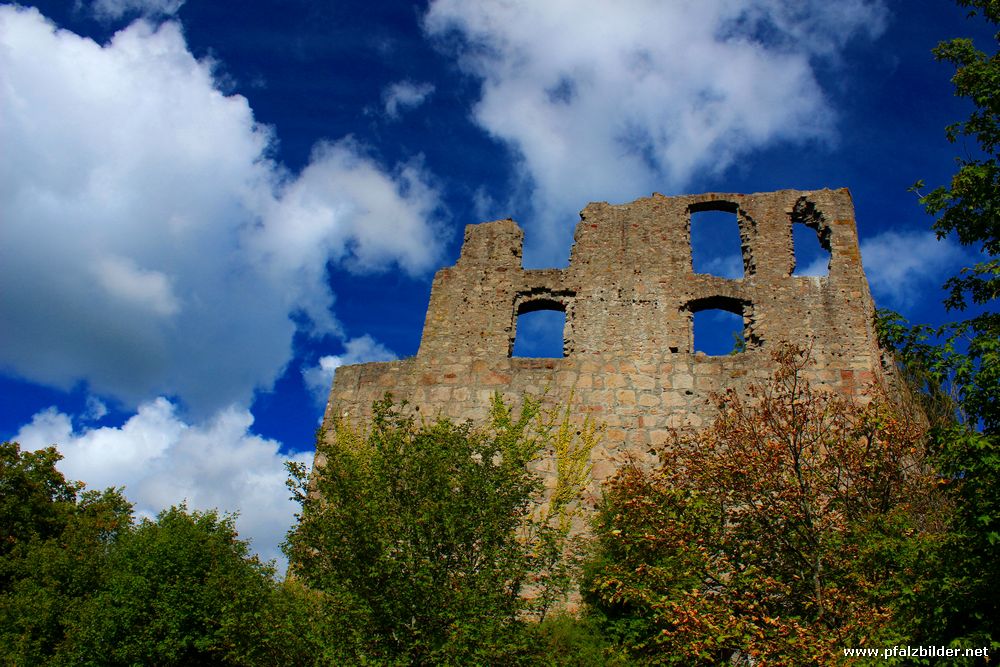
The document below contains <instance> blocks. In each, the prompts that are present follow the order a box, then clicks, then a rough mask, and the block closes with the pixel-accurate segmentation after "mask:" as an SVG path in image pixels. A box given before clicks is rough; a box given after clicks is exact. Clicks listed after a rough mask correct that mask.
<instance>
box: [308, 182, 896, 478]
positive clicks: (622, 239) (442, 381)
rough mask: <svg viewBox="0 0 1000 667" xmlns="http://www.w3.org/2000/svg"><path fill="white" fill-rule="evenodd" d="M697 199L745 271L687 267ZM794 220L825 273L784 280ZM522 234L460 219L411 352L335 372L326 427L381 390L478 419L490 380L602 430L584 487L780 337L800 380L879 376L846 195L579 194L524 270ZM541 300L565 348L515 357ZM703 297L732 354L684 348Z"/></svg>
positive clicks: (703, 410) (732, 382)
mask: <svg viewBox="0 0 1000 667" xmlns="http://www.w3.org/2000/svg"><path fill="white" fill-rule="evenodd" d="M702 210H725V211H730V212H735V214H736V218H737V221H738V223H739V229H740V237H741V240H742V247H743V264H744V276H743V278H741V279H738V280H728V279H725V278H720V277H717V276H712V275H705V274H698V273H695V272H694V271H693V270H692V262H691V244H690V236H691V235H690V227H691V213H692V212H696V211H702ZM793 223H802V224H805V225H807V226H809V227H811V228H813V229H815V230H816V232H817V234H818V236H819V239H820V241H821V243H822V244H823V245H824V246H825V247H826V248H827V249H829V250H830V253H831V255H830V265H829V275H828V276H826V277H821V278H817V277H796V276H793V275H791V274H792V272H793V269H794V253H793V248H792V225H793ZM522 240H523V233H522V231H521V229H520V228H519V227H518V226H517V225H516V224H515V223H514V222H513V221H512V220H501V221H498V222H487V223H482V224H478V225H469V226H468V227H467V228H466V231H465V243H464V245H463V248H462V254H461V257H460V258H459V260H458V262H457V264H456V265H455V266H453V267H449V268H444V269H441V270H440V271H439V272H438V274H437V276H436V277H435V279H434V284H433V287H432V290H431V298H430V305H429V307H428V311H427V318H426V322H425V325H424V331H423V337H422V340H421V344H420V350H419V352H418V353H417V355H416V356H415V357H413V358H410V359H403V360H400V361H392V362H385V363H371V364H360V365H355V366H343V367H341V368H339V369H337V374H336V377H335V380H334V386H333V388H332V391H331V393H330V401H329V404H328V406H327V411H326V417H325V419H326V424H327V425H329V424H330V422H331V420H332V419H333V418H334V416H335V415H344V414H346V415H350V416H352V417H353V418H355V419H363V418H364V417H365V416H367V415H368V414H369V413H370V409H371V404H372V401H374V400H375V399H377V398H380V397H381V396H382V395H383V394H384V393H385V392H386V391H387V390H389V391H391V392H392V393H393V395H394V396H395V397H396V398H397V399H406V400H407V401H409V403H410V405H411V406H412V407H413V408H419V411H420V414H422V415H425V416H433V415H437V414H441V415H446V416H448V417H452V418H455V419H459V420H464V419H469V418H482V417H483V416H484V415H485V414H486V408H487V406H488V403H489V397H490V395H491V394H492V392H493V391H500V392H502V393H503V395H504V396H505V397H506V398H507V399H508V400H510V401H514V402H516V401H518V400H519V399H520V397H521V396H522V395H523V394H524V393H526V392H528V393H535V394H537V393H539V392H540V391H541V392H545V399H546V400H547V401H550V402H551V403H552V404H565V403H567V402H571V403H572V404H573V407H574V410H573V411H574V414H576V415H579V416H580V418H581V419H582V418H583V416H584V415H591V416H592V417H593V418H596V419H598V420H600V421H602V422H604V423H606V424H607V425H608V431H607V433H606V436H605V439H604V442H603V443H602V446H601V447H600V451H595V452H593V454H592V458H593V461H594V464H595V465H594V476H595V478H596V479H595V485H594V489H592V491H593V490H596V488H597V485H598V484H599V483H600V482H601V481H602V480H603V479H604V478H606V477H607V476H608V475H610V474H611V473H612V472H613V470H614V469H615V466H616V465H618V463H619V462H621V461H625V460H637V461H644V460H648V459H649V458H650V457H649V452H648V449H649V447H650V446H651V445H653V446H657V445H662V444H664V443H666V442H668V441H669V438H670V435H669V431H668V429H670V428H676V427H683V426H692V427H695V426H698V425H701V424H704V423H706V422H707V420H708V419H709V418H710V417H711V412H712V408H711V406H710V404H709V402H708V400H707V399H708V397H709V395H710V393H711V392H713V391H719V390H723V389H726V388H728V387H734V388H736V389H737V390H740V389H741V388H745V387H746V385H748V384H749V383H751V382H754V381H756V380H760V379H762V378H765V377H767V375H768V374H769V373H770V371H771V359H770V356H769V349H770V348H772V346H773V345H775V344H777V343H778V342H780V341H790V342H793V343H797V344H800V345H804V346H808V347H809V348H810V349H811V351H812V356H813V358H814V359H815V367H814V368H813V369H812V371H811V375H812V377H811V379H812V380H814V381H815V382H817V383H820V384H824V385H826V386H828V387H830V388H831V389H834V390H837V391H843V392H847V393H852V392H859V391H862V390H863V389H864V387H865V384H866V383H868V382H871V381H874V380H878V379H879V378H880V377H881V364H880V354H879V350H878V348H877V344H876V340H875V335H874V331H873V313H874V306H873V304H872V300H871V296H870V293H869V289H868V283H867V281H866V279H865V276H864V272H863V270H862V267H861V262H860V253H859V252H858V238H857V231H856V228H855V224H854V210H853V204H852V202H851V197H850V194H849V193H848V192H847V190H817V191H810V192H802V191H794V190H783V191H779V192H771V193H758V194H749V195H744V194H717V193H709V194H701V195H690V196H681V197H664V196H661V195H653V196H652V197H649V198H646V199H640V200H637V201H635V202H632V203H629V204H623V205H620V206H612V205H609V204H605V203H597V204H590V205H589V206H587V208H586V209H584V210H583V212H582V214H581V221H580V223H579V225H578V226H577V229H576V236H575V243H574V246H573V250H572V253H571V256H570V263H569V266H568V267H566V268H565V269H545V270H526V269H523V268H522V266H521V247H522ZM553 308H554V309H558V310H563V311H565V313H566V325H565V330H564V337H563V339H564V355H565V356H564V357H563V358H560V359H521V358H512V357H511V352H512V349H513V343H514V335H515V327H516V323H517V316H518V315H519V314H520V313H524V312H530V311H532V310H537V309H553ZM705 308H722V309H725V310H729V311H731V312H735V313H737V314H739V315H742V317H743V321H744V338H745V340H746V342H747V349H746V351H745V352H742V353H739V354H734V355H727V356H720V357H715V356H706V355H704V354H700V353H699V354H694V353H693V350H692V343H693V333H692V316H693V313H694V312H696V311H698V310H702V309H705Z"/></svg>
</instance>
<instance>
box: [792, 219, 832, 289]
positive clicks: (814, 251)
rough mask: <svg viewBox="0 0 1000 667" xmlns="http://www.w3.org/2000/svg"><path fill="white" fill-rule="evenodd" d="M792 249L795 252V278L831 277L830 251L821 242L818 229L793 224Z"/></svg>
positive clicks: (796, 223) (801, 224)
mask: <svg viewBox="0 0 1000 667" xmlns="http://www.w3.org/2000/svg"><path fill="white" fill-rule="evenodd" d="M827 245H828V244H827ZM792 247H793V248H794V251H795V266H794V268H793V270H792V275H793V276H827V275H830V249H829V247H827V246H826V245H824V244H823V243H822V242H821V241H820V237H819V232H818V231H817V230H816V229H814V228H812V227H810V226H808V225H806V224H804V223H801V222H793V223H792Z"/></svg>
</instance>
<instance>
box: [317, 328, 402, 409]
mask: <svg viewBox="0 0 1000 667" xmlns="http://www.w3.org/2000/svg"><path fill="white" fill-rule="evenodd" d="M396 358H397V357H396V354H395V353H394V352H393V351H392V350H390V349H389V348H387V347H385V346H384V345H382V343H379V342H378V341H377V340H375V339H374V338H372V337H371V336H369V335H367V334H366V335H364V336H359V337H358V338H352V339H351V340H349V341H347V342H345V343H344V352H343V354H330V355H326V356H324V357H320V359H319V362H318V363H317V364H316V365H315V366H311V367H309V368H306V369H303V371H302V379H303V380H304V381H305V383H306V386H307V387H308V388H309V391H310V392H311V393H312V395H313V398H315V399H316V402H317V403H318V404H320V405H324V404H325V403H326V399H327V395H328V394H329V393H330V386H331V385H332V384H333V375H334V373H336V372H337V369H338V368H340V367H341V366H350V365H351V364H364V363H368V362H369V361H392V360H393V359H396Z"/></svg>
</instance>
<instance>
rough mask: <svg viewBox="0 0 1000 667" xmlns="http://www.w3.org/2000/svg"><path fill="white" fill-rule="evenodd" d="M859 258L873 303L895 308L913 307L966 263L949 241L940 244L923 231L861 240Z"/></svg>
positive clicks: (965, 253) (954, 244)
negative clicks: (869, 287) (870, 289)
mask: <svg viewBox="0 0 1000 667" xmlns="http://www.w3.org/2000/svg"><path fill="white" fill-rule="evenodd" d="M861 257H862V260H863V262H864V265H865V273H866V274H867V276H868V283H869V285H870V286H871V288H872V293H873V294H874V296H875V299H876V301H879V302H881V305H890V306H893V307H896V308H906V307H908V306H912V305H913V304H915V303H916V302H917V300H918V299H923V298H924V297H925V296H926V294H927V292H928V290H937V289H938V288H940V286H941V285H942V283H944V281H945V278H946V277H947V276H949V275H951V274H953V273H955V272H956V271H957V270H958V268H959V267H961V266H964V265H965V264H967V263H968V262H969V257H968V255H967V252H966V251H965V250H964V249H963V248H962V247H961V246H959V245H958V244H957V243H955V241H953V240H952V239H951V238H950V237H949V238H944V239H941V240H940V241H939V240H938V239H937V238H936V237H935V235H934V233H933V232H923V231H912V232H911V231H908V232H899V231H894V230H890V231H886V232H881V233H879V234H876V235H875V236H872V237H870V238H866V239H862V241H861Z"/></svg>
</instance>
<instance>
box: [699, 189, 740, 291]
mask: <svg viewBox="0 0 1000 667" xmlns="http://www.w3.org/2000/svg"><path fill="white" fill-rule="evenodd" d="M705 211H721V212H722V213H732V214H733V215H734V216H736V232H737V234H739V237H740V255H741V261H742V262H743V276H742V277H741V278H724V277H722V276H716V275H715V274H711V273H697V272H696V271H695V270H694V248H693V246H692V232H691V228H692V226H693V221H692V215H693V214H695V213H704V212H705ZM750 223H751V221H750V220H748V219H747V218H746V214H745V213H744V212H743V210H742V209H741V208H740V204H739V202H737V201H735V200H733V199H708V200H706V201H696V202H692V203H690V204H688V205H687V248H688V266H689V267H690V271H691V273H693V274H695V275H708V276H712V277H715V278H720V279H722V280H746V279H747V278H749V277H750V276H752V275H754V273H755V272H756V271H755V267H756V264H755V262H754V257H753V245H752V243H751V239H750V235H751V234H750V229H748V225H749V224H750Z"/></svg>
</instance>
